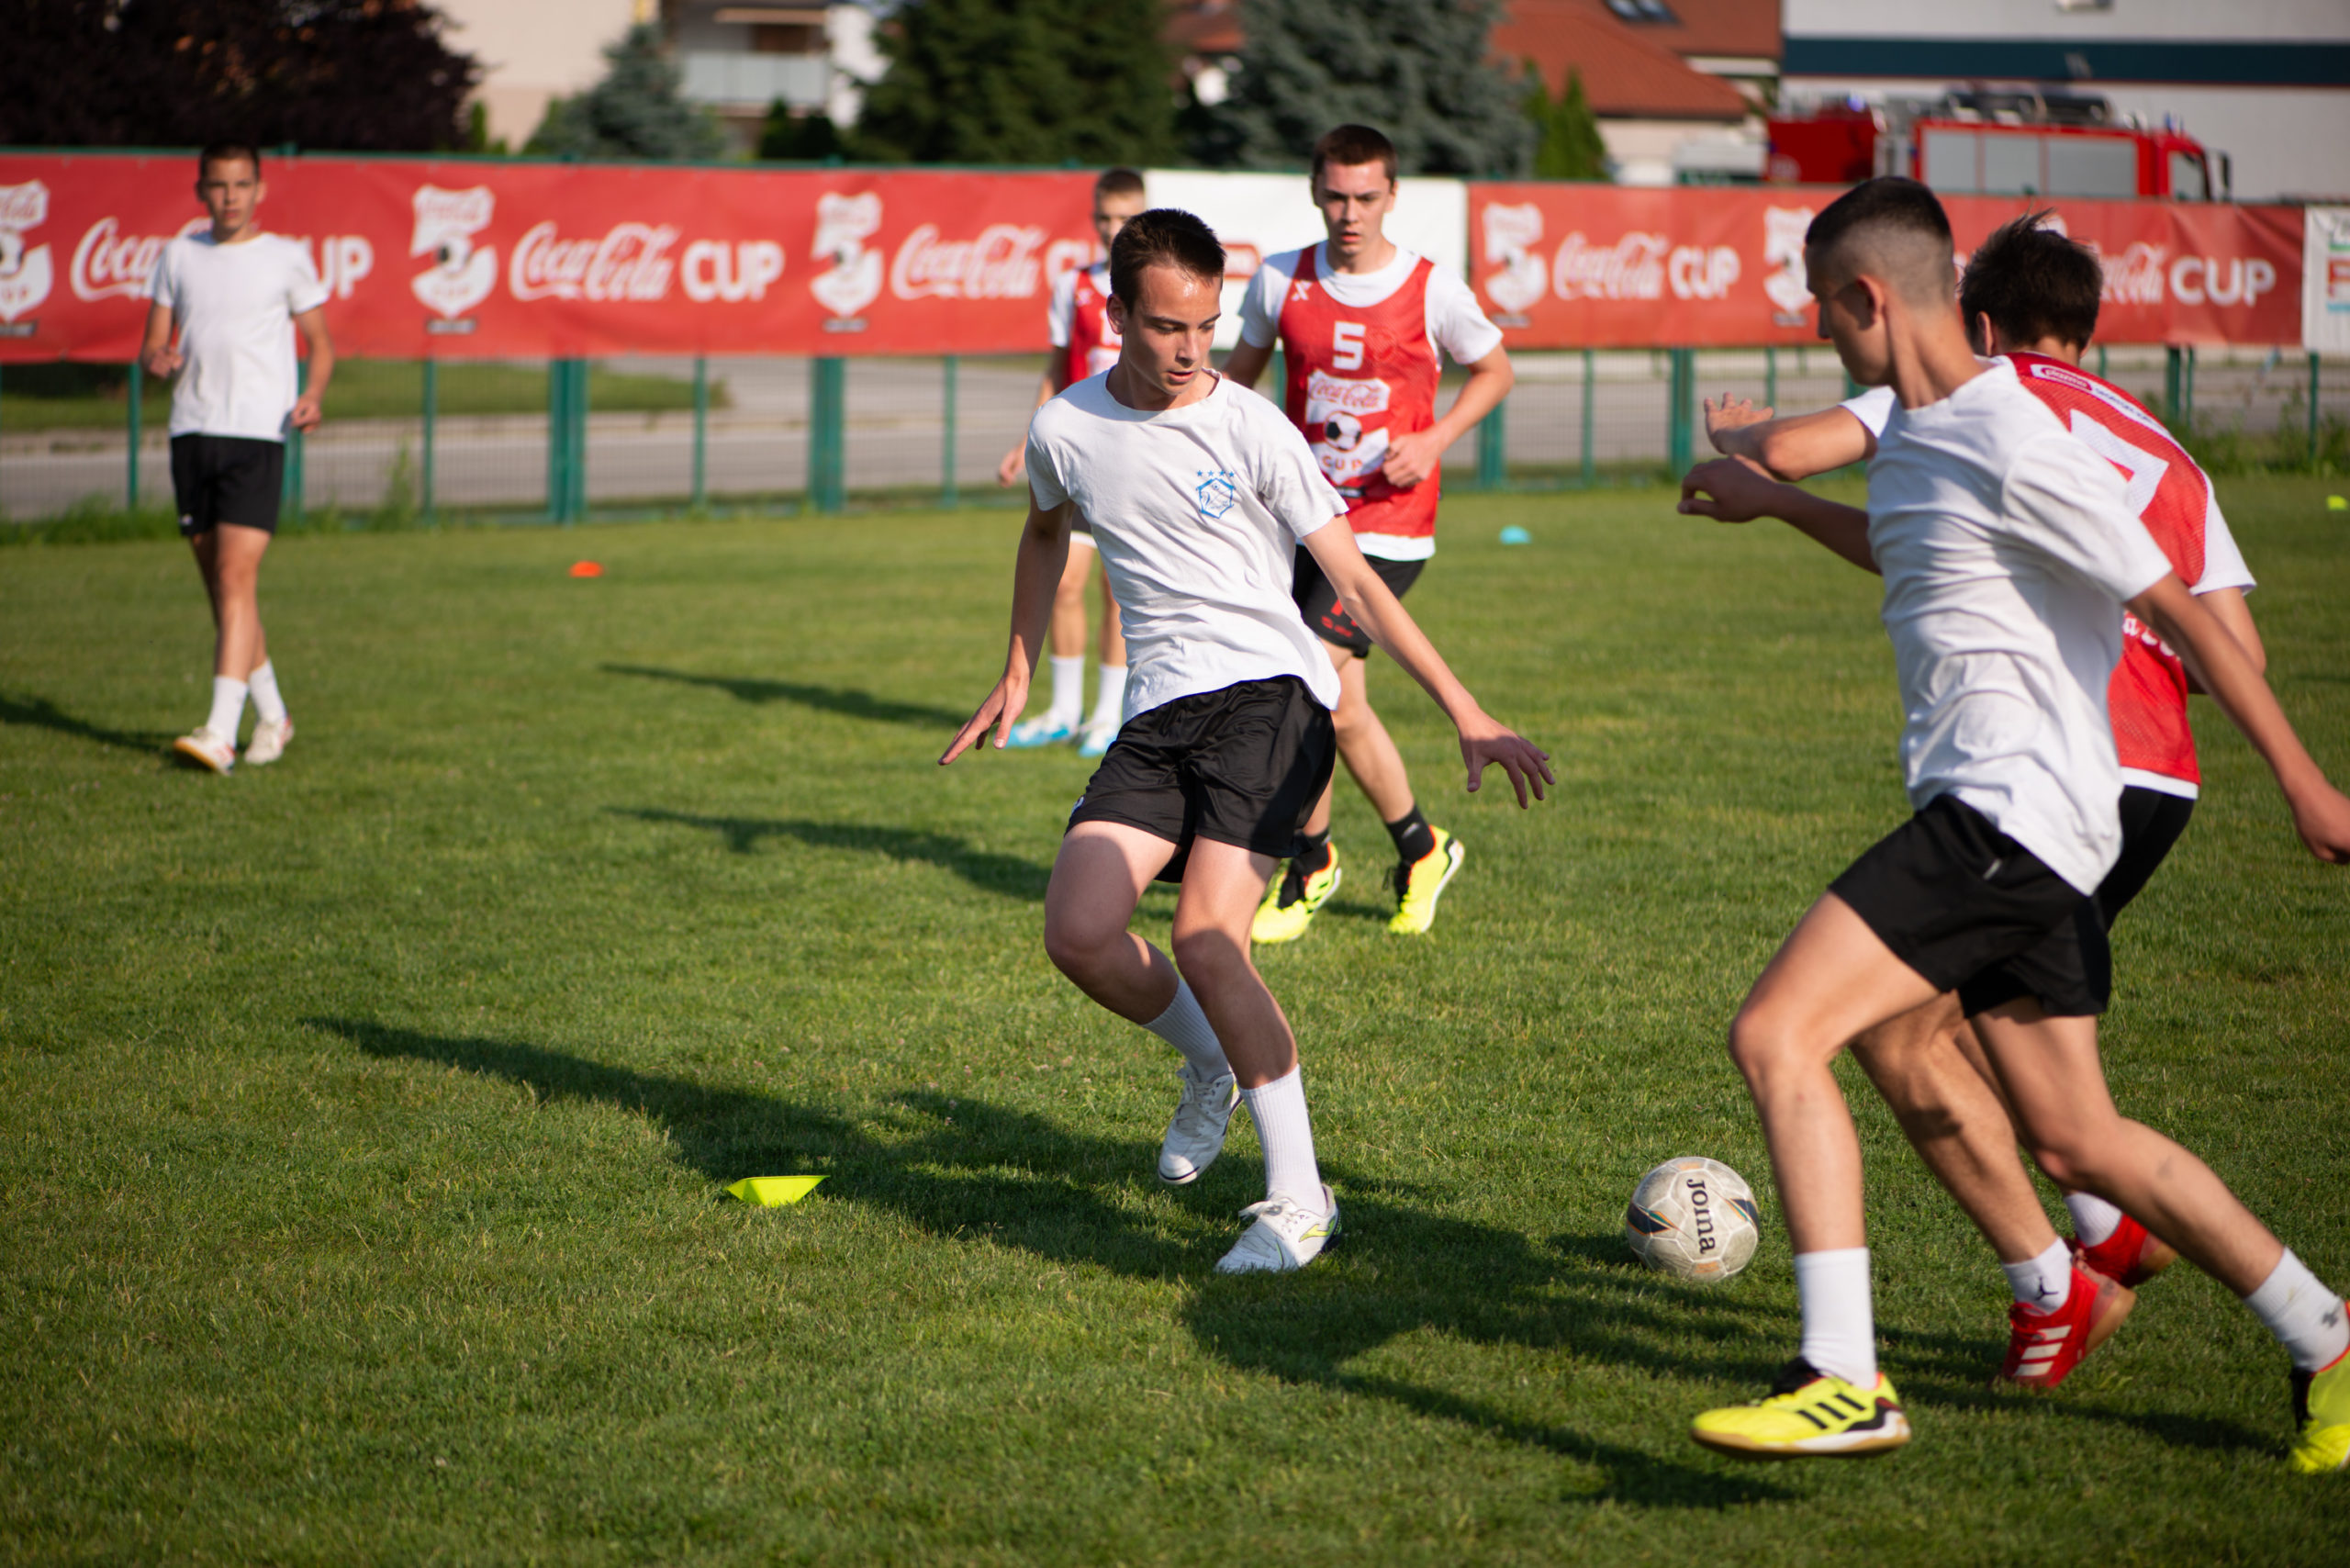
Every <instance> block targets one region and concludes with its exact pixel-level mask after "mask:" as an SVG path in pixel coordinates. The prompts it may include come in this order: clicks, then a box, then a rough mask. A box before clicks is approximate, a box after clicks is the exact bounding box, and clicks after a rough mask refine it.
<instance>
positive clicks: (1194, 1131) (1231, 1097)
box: [1158, 1062, 1240, 1187]
mask: <svg viewBox="0 0 2350 1568" xmlns="http://www.w3.org/2000/svg"><path fill="white" fill-rule="evenodd" d="M1175 1077H1176V1080H1177V1081H1179V1082H1181V1084H1182V1085H1183V1098H1182V1099H1181V1100H1180V1101H1178V1102H1176V1105H1175V1117H1174V1119H1173V1120H1172V1121H1170V1122H1169V1123H1168V1124H1167V1139H1166V1141H1165V1142H1163V1143H1161V1144H1160V1145H1159V1146H1158V1179H1159V1180H1160V1181H1162V1182H1166V1183H1167V1184H1168V1185H1169V1186H1170V1187H1181V1186H1182V1185H1184V1184H1185V1183H1186V1182H1196V1181H1198V1180H1199V1176H1200V1172H1201V1171H1203V1170H1206V1169H1207V1168H1208V1167H1209V1166H1211V1165H1214V1163H1215V1157H1216V1156H1217V1155H1219V1154H1222V1153H1223V1152H1224V1132H1225V1128H1226V1127H1228V1126H1231V1125H1232V1108H1233V1107H1234V1106H1235V1105H1237V1104H1239V1103H1240V1085H1239V1084H1237V1083H1236V1082H1234V1081H1233V1080H1232V1074H1230V1073H1228V1072H1223V1073H1218V1074H1217V1075H1216V1076H1215V1077H1214V1078H1211V1079H1207V1080H1204V1081H1203V1080H1201V1079H1197V1078H1194V1077H1192V1068H1191V1064H1190V1063H1189V1062H1186V1063H1184V1065H1183V1068H1182V1070H1181V1071H1179V1072H1177V1073H1176V1074H1175Z"/></svg>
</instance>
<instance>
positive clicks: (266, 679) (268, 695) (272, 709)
mask: <svg viewBox="0 0 2350 1568" xmlns="http://www.w3.org/2000/svg"><path fill="white" fill-rule="evenodd" d="M248 684H249V685H250V686H251V687H252V696H253V712H254V714H255V715H256V716H257V717H259V718H260V720H261V722H263V723H264V724H282V723H284V722H285V698H283V697H280V696H279V695H278V694H277V666H275V665H273V664H271V663H270V662H269V661H268V660H267V659H263V660H262V663H261V668H259V669H257V670H255V671H253V673H252V679H251V681H250V682H248Z"/></svg>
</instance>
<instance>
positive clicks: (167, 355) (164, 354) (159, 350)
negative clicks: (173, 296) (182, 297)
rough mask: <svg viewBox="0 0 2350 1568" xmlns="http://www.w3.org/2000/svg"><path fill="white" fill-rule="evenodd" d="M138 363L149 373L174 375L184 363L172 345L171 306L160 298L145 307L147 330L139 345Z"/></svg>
mask: <svg viewBox="0 0 2350 1568" xmlns="http://www.w3.org/2000/svg"><path fill="white" fill-rule="evenodd" d="M139 363H140V365H141V366H142V367H143V368H144V369H145V370H146V372H147V374H148V375H178V374H179V368H180V365H181V364H183V363H184V362H183V361H182V359H181V357H180V351H179V350H177V349H175V348H173V346H172V308H171V307H170V306H168V305H166V304H164V303H163V302H162V300H160V299H159V300H156V301H154V302H152V303H151V304H150V305H149V306H148V307H147V332H146V336H145V337H144V338H143V339H142V340H141V341H140V345H139Z"/></svg>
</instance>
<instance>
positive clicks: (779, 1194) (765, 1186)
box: [726, 1176, 823, 1209]
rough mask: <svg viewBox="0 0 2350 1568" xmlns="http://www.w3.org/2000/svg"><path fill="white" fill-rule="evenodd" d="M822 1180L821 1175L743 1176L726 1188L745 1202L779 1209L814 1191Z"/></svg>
mask: <svg viewBox="0 0 2350 1568" xmlns="http://www.w3.org/2000/svg"><path fill="white" fill-rule="evenodd" d="M822 1180H823V1178H822V1176H745V1177H744V1178H743V1179H742V1180H741V1181H740V1182H735V1183H734V1184H733V1186H732V1187H729V1188H727V1189H726V1190H727V1191H728V1192H730V1193H733V1194H734V1195H735V1196H736V1197H738V1198H740V1199H742V1200H743V1201H744V1203H746V1204H758V1205H759V1206H760V1207H761V1208H765V1209H779V1208H781V1207H783V1205H784V1204H796V1203H798V1202H799V1201H800V1199H802V1198H804V1197H806V1196H807V1195H808V1194H809V1193H812V1192H814V1191H815V1190H816V1183H817V1182H821V1181H822Z"/></svg>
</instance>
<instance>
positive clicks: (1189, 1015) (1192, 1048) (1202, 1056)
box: [1143, 977, 1232, 1080]
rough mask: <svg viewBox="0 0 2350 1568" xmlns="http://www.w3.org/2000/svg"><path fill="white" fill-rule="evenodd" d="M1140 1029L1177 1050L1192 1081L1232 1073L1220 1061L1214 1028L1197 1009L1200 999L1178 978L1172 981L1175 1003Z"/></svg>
mask: <svg viewBox="0 0 2350 1568" xmlns="http://www.w3.org/2000/svg"><path fill="white" fill-rule="evenodd" d="M1143 1027H1144V1028H1146V1029H1147V1030H1149V1031H1150V1032H1151V1033H1152V1034H1154V1035H1156V1036H1158V1037H1159V1038H1160V1039H1162V1040H1164V1041H1166V1042H1167V1043H1168V1044H1169V1045H1170V1046H1173V1047H1175V1048H1176V1049H1177V1050H1179V1051H1181V1052H1182V1053H1183V1059H1184V1060H1185V1061H1187V1062H1189V1063H1191V1065H1192V1077H1193V1078H1197V1079H1201V1080H1206V1079H1212V1078H1222V1077H1223V1076H1224V1075H1225V1073H1227V1072H1230V1071H1231V1070H1232V1064H1231V1063H1230V1062H1228V1061H1226V1060H1225V1059H1224V1046H1223V1043H1222V1042H1221V1041H1219V1040H1217V1038H1216V1037H1215V1029H1214V1026H1213V1025H1210V1024H1209V1023H1208V1015H1207V1014H1205V1013H1203V1012H1202V1011H1201V1010H1200V999H1199V998H1198V997H1196V996H1193V995H1192V988H1191V986H1190V985H1189V984H1188V983H1186V982H1185V981H1184V980H1181V978H1180V977H1179V978H1178V979H1177V980H1176V981H1175V1000H1174V1001H1172V1002H1169V1003H1168V1004H1167V1011H1166V1012H1164V1013H1162V1014H1159V1015H1158V1017H1156V1018H1154V1019H1152V1020H1151V1021H1150V1022H1149V1023H1147V1024H1145V1025H1143Z"/></svg>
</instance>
